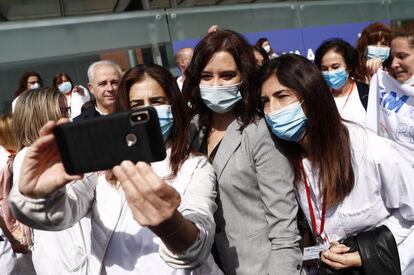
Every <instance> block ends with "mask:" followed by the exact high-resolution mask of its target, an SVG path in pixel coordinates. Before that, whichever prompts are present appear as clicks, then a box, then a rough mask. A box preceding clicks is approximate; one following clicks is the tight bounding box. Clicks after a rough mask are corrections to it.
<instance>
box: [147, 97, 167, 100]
mask: <svg viewBox="0 0 414 275" xmlns="http://www.w3.org/2000/svg"><path fill="white" fill-rule="evenodd" d="M159 99H163V100H167V98H166V97H165V96H154V97H150V100H159Z"/></svg>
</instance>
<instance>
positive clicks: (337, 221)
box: [297, 123, 414, 275]
mask: <svg viewBox="0 0 414 275" xmlns="http://www.w3.org/2000/svg"><path fill="white" fill-rule="evenodd" d="M346 125H347V126H348V129H349V133H350V138H351V147H352V154H353V159H352V165H353V169H354V173H355V186H354V188H353V189H352V191H351V193H350V194H349V195H348V196H347V197H346V198H345V199H344V201H343V202H342V203H340V204H339V205H338V206H336V207H335V208H327V209H326V216H325V227H324V232H323V234H322V235H323V237H326V238H327V239H328V240H329V242H333V241H335V240H341V239H344V238H346V237H349V236H353V235H355V234H357V233H358V232H362V231H369V230H372V229H374V228H376V227H378V226H381V225H386V226H387V227H388V228H389V229H390V230H391V232H392V233H393V235H394V238H395V240H396V243H397V246H398V251H399V254H400V255H399V256H400V262H401V271H402V274H407V275H408V274H414V253H413V251H414V234H413V233H412V232H413V229H414V184H413V179H414V169H413V168H412V167H411V166H410V165H409V163H408V162H407V161H406V160H405V159H404V155H405V154H409V152H408V151H407V150H406V149H404V148H403V147H401V146H399V145H398V144H396V143H394V142H393V141H391V140H388V139H385V138H382V137H379V136H377V135H375V134H374V133H373V132H371V131H370V130H367V129H365V128H363V127H361V126H359V125H356V124H353V123H347V124H346ZM303 166H304V170H305V173H306V175H307V180H308V183H309V187H310V194H311V201H312V205H313V208H314V212H315V218H316V224H317V228H318V231H319V230H320V221H321V212H322V204H321V202H322V199H321V192H320V190H319V188H318V178H319V173H318V171H312V169H311V163H310V161H309V160H306V159H305V160H303ZM297 191H298V201H299V204H300V206H301V208H302V210H303V212H304V214H305V216H306V218H307V221H308V223H309V224H310V225H312V222H311V218H310V213H309V207H308V201H307V197H306V191H305V186H304V184H303V182H302V183H301V184H299V185H298V190H297ZM310 227H312V226H310ZM312 230H313V229H312Z"/></svg>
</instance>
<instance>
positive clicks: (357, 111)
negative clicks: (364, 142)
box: [334, 83, 367, 126]
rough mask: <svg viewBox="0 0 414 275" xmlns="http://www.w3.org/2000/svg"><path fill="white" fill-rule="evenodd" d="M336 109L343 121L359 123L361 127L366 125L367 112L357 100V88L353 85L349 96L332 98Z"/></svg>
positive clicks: (358, 99) (359, 100)
mask: <svg viewBox="0 0 414 275" xmlns="http://www.w3.org/2000/svg"><path fill="white" fill-rule="evenodd" d="M334 99H335V103H336V107H337V108H338V111H339V113H340V114H341V117H342V118H343V119H346V120H349V121H353V122H356V123H359V124H361V125H363V126H365V124H366V117H367V111H366V110H365V108H364V106H363V105H362V102H361V99H360V98H359V93H358V87H357V85H356V83H355V84H353V87H352V91H351V94H347V95H345V96H341V97H334Z"/></svg>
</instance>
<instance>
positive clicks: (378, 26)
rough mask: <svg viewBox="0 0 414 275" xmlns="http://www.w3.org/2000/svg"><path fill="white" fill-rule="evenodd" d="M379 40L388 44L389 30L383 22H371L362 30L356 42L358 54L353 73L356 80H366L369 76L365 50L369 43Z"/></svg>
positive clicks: (389, 38) (372, 43) (389, 40)
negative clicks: (356, 64)
mask: <svg viewBox="0 0 414 275" xmlns="http://www.w3.org/2000/svg"><path fill="white" fill-rule="evenodd" d="M380 41H384V43H385V45H387V46H390V42H391V30H390V28H389V27H387V26H386V25H384V24H383V23H379V22H376V23H372V24H370V25H369V26H367V27H366V28H365V29H364V30H363V31H362V33H361V36H360V37H359V39H358V41H357V44H356V50H357V51H358V55H359V62H358V66H357V69H356V73H355V79H356V80H358V81H361V82H366V79H370V78H371V75H370V74H369V72H368V68H367V65H366V62H367V55H366V51H367V47H368V46H369V45H374V44H375V45H376V44H377V43H378V42H380ZM387 64H388V62H385V63H384V65H387Z"/></svg>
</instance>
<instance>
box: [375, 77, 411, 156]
mask: <svg viewBox="0 0 414 275" xmlns="http://www.w3.org/2000/svg"><path fill="white" fill-rule="evenodd" d="M367 127H368V128H371V129H373V130H374V131H376V132H377V134H378V135H380V136H383V137H387V138H389V139H392V140H394V141H396V142H397V143H399V144H401V145H403V146H404V147H406V148H408V149H410V150H411V151H414V87H411V86H408V85H403V84H401V83H399V82H398V81H397V80H395V79H394V78H392V77H391V76H390V75H388V73H386V72H384V71H381V70H380V71H378V73H376V74H375V75H374V76H373V78H372V80H371V84H370V90H369V98H368V109H367Z"/></svg>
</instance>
